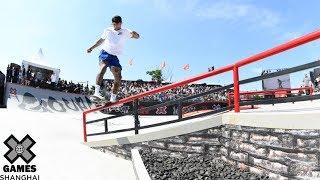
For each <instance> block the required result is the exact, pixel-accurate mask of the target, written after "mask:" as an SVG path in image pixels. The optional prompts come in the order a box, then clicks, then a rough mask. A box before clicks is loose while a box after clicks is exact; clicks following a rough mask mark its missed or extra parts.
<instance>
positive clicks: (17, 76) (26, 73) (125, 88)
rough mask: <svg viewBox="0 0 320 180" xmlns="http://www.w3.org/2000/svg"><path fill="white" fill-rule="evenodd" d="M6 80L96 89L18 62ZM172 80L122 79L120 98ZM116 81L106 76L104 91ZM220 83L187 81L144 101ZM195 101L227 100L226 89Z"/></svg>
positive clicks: (46, 86) (87, 92)
mask: <svg viewBox="0 0 320 180" xmlns="http://www.w3.org/2000/svg"><path fill="white" fill-rule="evenodd" d="M6 81H7V82H11V83H18V84H21V85H25V86H31V87H35V88H42V89H51V90H55V91H63V92H68V93H76V94H84V95H92V94H93V92H94V86H92V87H91V88H90V89H89V86H88V84H87V85H85V86H84V85H83V84H80V83H73V82H72V81H70V82H67V81H66V80H62V79H60V78H58V79H57V77H56V75H55V74H54V73H53V72H51V73H47V74H45V73H41V72H40V71H34V70H32V69H31V68H29V69H26V68H24V66H22V67H20V66H16V65H12V64H10V65H8V67H7V74H6ZM166 84H169V83H157V82H153V81H150V82H149V81H142V80H137V81H126V80H122V81H121V87H120V90H119V93H118V99H122V98H125V97H128V96H131V95H134V94H138V93H141V92H145V91H148V90H151V89H154V88H157V87H160V86H163V85H166ZM112 85H113V80H110V79H106V80H105V81H104V91H105V92H107V93H106V96H108V92H110V91H111V89H112ZM217 87H220V86H218V85H206V84H192V85H186V86H183V87H178V88H175V89H172V90H168V91H166V92H162V93H158V94H155V95H152V96H147V97H145V98H144V99H143V100H145V101H160V102H164V101H168V100H175V99H178V98H181V97H186V96H190V95H193V94H198V93H201V92H206V91H209V90H212V89H215V88H217ZM191 100H192V101H199V102H203V101H213V100H216V101H225V100H226V92H219V93H214V94H211V95H207V96H203V97H199V98H195V99H191Z"/></svg>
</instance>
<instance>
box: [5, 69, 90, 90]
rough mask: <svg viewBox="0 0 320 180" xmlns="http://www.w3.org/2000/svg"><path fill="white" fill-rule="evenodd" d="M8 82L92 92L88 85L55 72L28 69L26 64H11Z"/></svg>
mask: <svg viewBox="0 0 320 180" xmlns="http://www.w3.org/2000/svg"><path fill="white" fill-rule="evenodd" d="M6 82H10V83H17V84H21V85H25V86H31V87H35V88H42V89H50V90H55V91H62V92H68V93H76V94H90V90H89V87H88V85H87V86H84V85H83V84H79V83H73V82H72V81H70V82H67V81H66V80H62V79H60V78H58V79H57V76H56V75H55V74H54V73H53V72H50V73H46V74H45V73H42V72H41V71H34V70H32V69H31V68H28V69H26V68H25V67H24V66H22V67H21V66H17V65H13V64H9V65H8V67H7V73H6Z"/></svg>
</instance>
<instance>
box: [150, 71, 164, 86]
mask: <svg viewBox="0 0 320 180" xmlns="http://www.w3.org/2000/svg"><path fill="white" fill-rule="evenodd" d="M147 74H148V75H150V76H151V79H152V81H156V82H158V83H161V82H162V81H163V77H162V76H163V74H162V71H161V69H156V70H152V71H147Z"/></svg>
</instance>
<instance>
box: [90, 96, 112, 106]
mask: <svg viewBox="0 0 320 180" xmlns="http://www.w3.org/2000/svg"><path fill="white" fill-rule="evenodd" d="M89 98H90V100H91V102H92V103H93V104H94V105H95V106H96V107H100V106H105V105H107V104H110V103H111V102H110V101H108V100H106V99H100V98H98V97H97V96H90V97H89Z"/></svg>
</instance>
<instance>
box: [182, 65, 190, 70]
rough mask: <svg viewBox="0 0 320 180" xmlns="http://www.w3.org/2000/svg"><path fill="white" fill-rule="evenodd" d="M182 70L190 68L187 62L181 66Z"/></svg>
mask: <svg viewBox="0 0 320 180" xmlns="http://www.w3.org/2000/svg"><path fill="white" fill-rule="evenodd" d="M182 69H183V70H185V71H188V70H189V69H190V65H189V64H185V65H183V67H182Z"/></svg>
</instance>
